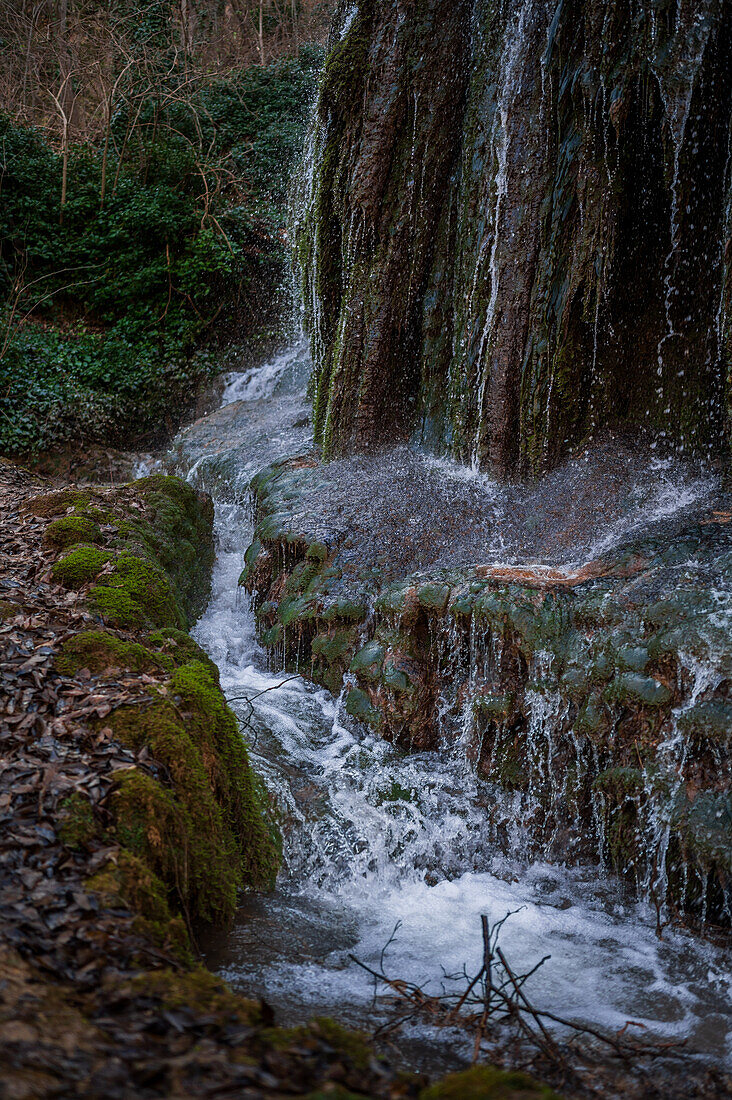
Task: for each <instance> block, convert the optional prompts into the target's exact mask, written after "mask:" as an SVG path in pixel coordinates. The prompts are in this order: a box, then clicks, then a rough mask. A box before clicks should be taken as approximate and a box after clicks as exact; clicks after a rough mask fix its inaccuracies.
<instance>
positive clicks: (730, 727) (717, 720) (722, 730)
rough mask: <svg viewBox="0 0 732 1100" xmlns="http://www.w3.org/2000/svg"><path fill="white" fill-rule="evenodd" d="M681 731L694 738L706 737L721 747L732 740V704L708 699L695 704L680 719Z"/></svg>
mask: <svg viewBox="0 0 732 1100" xmlns="http://www.w3.org/2000/svg"><path fill="white" fill-rule="evenodd" d="M678 725H679V729H680V730H682V731H683V732H684V733H685V734H687V735H689V736H692V737H705V738H707V739H708V740H710V741H714V742H715V743H716V744H719V745H726V744H728V743H729V742H730V740H731V739H732V703H729V702H727V701H726V700H725V699H708V700H706V701H704V702H701V703H695V704H694V706H693V707H689V709H688V710H685V711H683V713H682V714H680V715H679V718H678Z"/></svg>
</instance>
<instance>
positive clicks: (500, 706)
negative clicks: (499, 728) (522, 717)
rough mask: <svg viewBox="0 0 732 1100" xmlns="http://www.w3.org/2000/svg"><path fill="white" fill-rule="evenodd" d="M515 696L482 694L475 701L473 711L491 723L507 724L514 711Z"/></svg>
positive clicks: (509, 694)
mask: <svg viewBox="0 0 732 1100" xmlns="http://www.w3.org/2000/svg"><path fill="white" fill-rule="evenodd" d="M513 700H514V697H513V695H512V694H511V693H510V692H509V693H508V694H506V695H493V694H481V695H476V696H475V698H474V699H473V711H474V712H475V714H480V715H482V716H483V717H484V718H486V719H488V721H491V722H505V721H506V719H507V718H508V717H509V715H510V714H511V711H512V710H513Z"/></svg>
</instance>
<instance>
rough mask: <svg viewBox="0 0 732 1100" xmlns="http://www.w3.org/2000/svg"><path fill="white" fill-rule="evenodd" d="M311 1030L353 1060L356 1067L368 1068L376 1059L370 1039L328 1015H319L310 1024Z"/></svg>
mask: <svg viewBox="0 0 732 1100" xmlns="http://www.w3.org/2000/svg"><path fill="white" fill-rule="evenodd" d="M310 1031H311V1032H312V1033H313V1034H315V1035H316V1036H318V1038H320V1039H324V1040H325V1041H326V1043H327V1044H328V1045H329V1046H331V1047H333V1049H334V1050H336V1051H338V1053H339V1054H343V1055H345V1057H346V1058H347V1059H348V1060H349V1062H351V1063H352V1064H353V1065H354V1066H355V1067H356V1069H360V1070H366V1069H368V1068H369V1066H370V1064H371V1062H372V1061H373V1060H374V1051H373V1048H372V1047H371V1046H369V1042H368V1039H367V1038H366V1035H364V1034H363V1033H362V1032H360V1031H349V1030H347V1029H346V1028H345V1027H342V1026H341V1025H340V1024H338V1023H336V1021H335V1020H331V1019H330V1018H328V1017H323V1016H318V1017H316V1019H315V1020H313V1021H312V1023H311V1024H310Z"/></svg>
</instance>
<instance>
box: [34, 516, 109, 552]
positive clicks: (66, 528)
mask: <svg viewBox="0 0 732 1100" xmlns="http://www.w3.org/2000/svg"><path fill="white" fill-rule="evenodd" d="M43 537H44V539H45V541H46V542H47V543H48V544H49V546H53V547H54V548H55V549H56V550H66V549H67V548H68V547H69V546H76V545H77V544H78V543H80V542H84V543H94V542H99V541H100V540H101V537H102V532H101V531H100V530H99V527H98V526H97V525H96V523H94V521H93V520H91V519H87V518H86V516H62V517H61V519H55V520H53V521H52V522H51V523H49V525H48V527H46V530H45V532H44V535H43Z"/></svg>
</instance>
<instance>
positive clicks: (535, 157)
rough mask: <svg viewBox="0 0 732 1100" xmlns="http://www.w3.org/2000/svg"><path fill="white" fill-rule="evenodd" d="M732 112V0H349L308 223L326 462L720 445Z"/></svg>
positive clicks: (305, 239) (530, 461) (303, 253)
mask: <svg viewBox="0 0 732 1100" xmlns="http://www.w3.org/2000/svg"><path fill="white" fill-rule="evenodd" d="M731 111H732V21H730V19H729V12H728V10H727V7H726V3H725V0H700V2H699V3H686V2H683V0H679V2H678V3H677V2H676V0H673V2H672V0H659V2H657V3H653V4H647V3H641V2H640V0H502V2H494V0H424V2H422V3H419V4H416V3H411V2H408V0H357V2H356V3H351V2H348V3H346V2H345V0H344V2H343V3H342V4H341V5H340V9H339V13H338V15H337V17H336V19H335V22H334V30H333V34H332V39H331V44H330V52H329V56H328V60H327V63H326V69H325V75H324V78H323V82H322V86H321V91H320V99H319V103H318V108H317V118H316V122H315V126H314V130H313V133H312V135H311V143H312V145H311V153H312V160H311V163H310V166H309V169H308V170H307V172H306V174H305V179H304V181H303V203H302V213H301V216H300V219H299V225H298V231H297V249H298V258H299V267H300V271H301V275H302V284H303V290H304V299H305V305H306V322H307V325H308V328H309V331H310V335H311V341H312V348H313V355H314V361H315V378H314V403H315V418H314V422H315V433H316V438H317V440H318V442H319V443H320V445H321V446H322V448H323V452H324V454H325V455H326V456H333V455H341V454H345V453H347V452H349V451H351V450H354V449H355V450H368V449H370V448H374V447H378V446H380V445H382V444H383V443H384V442H385V441H392V440H405V439H407V438H409V437H410V436H414V435H416V436H417V437H418V438H419V439H420V440H421V441H422V442H424V443H426V444H428V445H429V446H432V447H434V448H435V449H437V450H440V451H450V452H452V453H453V454H454V455H455V456H456V457H458V458H460V459H461V460H462V461H471V462H472V463H473V464H474V465H480V466H481V467H482V468H490V469H491V470H493V471H495V472H497V473H498V474H500V475H503V476H508V475H521V476H532V475H536V474H538V473H540V472H542V471H543V470H545V469H547V468H549V467H551V466H553V465H556V463H557V462H558V461H559V460H560V459H561V458H562V457H563V456H564V455H566V454H567V453H569V452H571V451H572V450H573V449H575V448H576V447H577V446H578V444H580V443H581V442H582V441H583V440H585V439H586V438H587V437H588V436H590V435H592V434H594V433H595V432H596V431H597V430H598V429H599V428H601V427H602V426H605V425H609V426H611V427H612V426H614V427H617V426H621V425H622V426H626V427H628V428H631V429H638V430H640V429H647V430H648V431H649V432H651V433H652V435H653V436H654V438H661V439H666V438H668V439H670V440H672V441H674V442H675V443H676V444H677V445H678V446H679V447H681V448H682V449H684V450H686V451H688V450H690V449H700V450H702V451H703V452H710V451H711V452H714V451H716V450H718V449H720V448H721V447H722V446H723V443H724V435H725V409H726V395H725V392H724V391H725V381H726V377H727V365H728V363H729V326H728V323H727V316H728V314H727V306H728V300H729V294H730V280H729V259H730V257H729V254H728V253H729V249H727V250H726V244H727V243H728V241H729V237H730V207H731V204H730V196H731V195H732V191H731V190H730V157H729V150H730V117H731ZM726 251H727V254H726Z"/></svg>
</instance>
